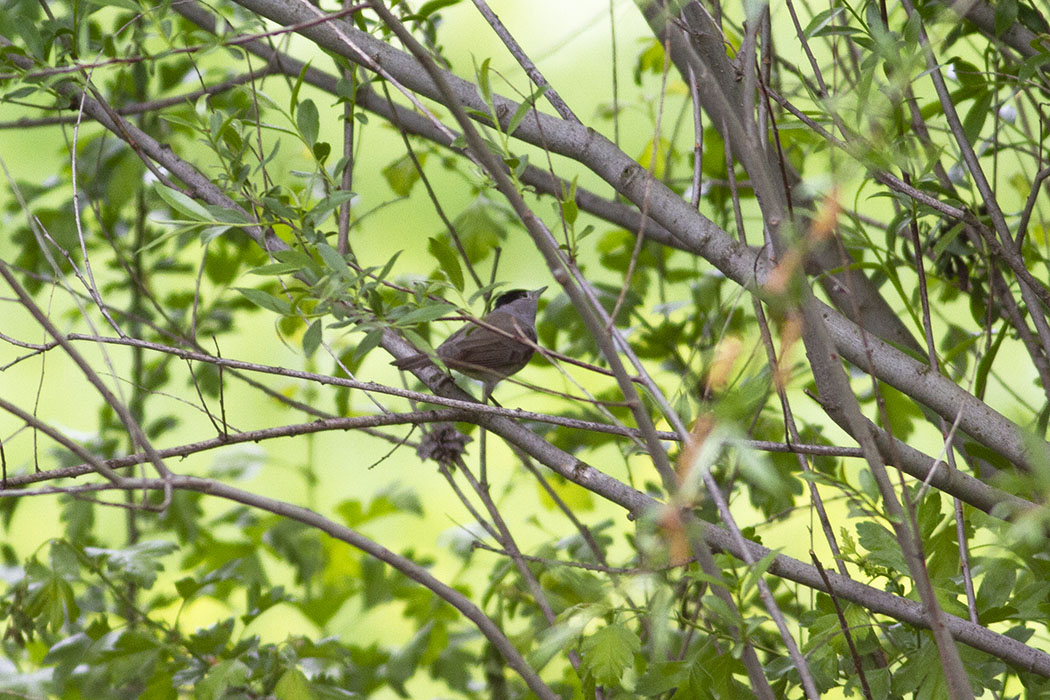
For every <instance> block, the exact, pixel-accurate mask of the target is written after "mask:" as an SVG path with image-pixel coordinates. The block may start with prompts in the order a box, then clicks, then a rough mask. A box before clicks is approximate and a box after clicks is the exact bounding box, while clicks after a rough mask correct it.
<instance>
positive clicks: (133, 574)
mask: <svg viewBox="0 0 1050 700" xmlns="http://www.w3.org/2000/svg"><path fill="white" fill-rule="evenodd" d="M177 548H178V546H177V545H176V544H175V543H174V542H168V541H165V540H148V541H145V542H137V543H135V544H133V545H129V546H127V547H124V548H123V549H103V548H100V547H85V548H84V554H86V555H87V556H89V557H91V558H92V559H95V560H96V561H97V562H99V563H103V562H104V563H105V564H106V567H107V568H108V569H109V571H112V572H114V573H117V574H119V575H121V576H123V577H124V578H125V579H127V580H129V581H131V582H133V583H135V584H136V585H138V586H141V587H143V588H151V587H152V586H153V584H154V582H155V581H156V580H157V572H158V571H163V570H164V566H163V564H162V563H161V562H160V558H161V557H163V556H165V555H167V554H170V553H171V552H174V551H175V550H176V549H177Z"/></svg>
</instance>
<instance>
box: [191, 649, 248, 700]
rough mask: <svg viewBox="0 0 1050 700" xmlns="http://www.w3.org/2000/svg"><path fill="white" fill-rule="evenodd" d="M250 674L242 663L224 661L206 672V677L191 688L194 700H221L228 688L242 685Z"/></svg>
mask: <svg viewBox="0 0 1050 700" xmlns="http://www.w3.org/2000/svg"><path fill="white" fill-rule="evenodd" d="M250 674H251V669H249V668H248V667H247V666H246V665H245V664H244V662H242V661H239V660H237V659H225V660H223V661H220V662H219V663H217V664H215V665H214V666H212V667H211V668H210V669H209V670H208V675H207V676H205V677H204V679H203V680H201V681H200V682H198V683H197V684H196V685H195V686H194V688H193V697H194V698H195V699H196V700H222V698H224V697H226V691H227V690H229V688H230V686H237V685H243V684H244V681H245V680H247V678H248V676H249V675H250Z"/></svg>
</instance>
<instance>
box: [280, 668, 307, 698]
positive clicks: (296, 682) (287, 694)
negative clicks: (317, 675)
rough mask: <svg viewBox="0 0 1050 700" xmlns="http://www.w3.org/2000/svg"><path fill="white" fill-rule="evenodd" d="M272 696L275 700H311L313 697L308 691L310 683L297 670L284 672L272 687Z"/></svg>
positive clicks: (291, 669) (292, 669)
mask: <svg viewBox="0 0 1050 700" xmlns="http://www.w3.org/2000/svg"><path fill="white" fill-rule="evenodd" d="M273 694H274V695H275V696H276V697H277V700H313V698H314V697H315V696H314V694H313V692H311V690H310V681H309V680H308V679H307V678H306V675H305V674H304V673H303V672H302V671H300V670H299V669H297V668H290V669H288V670H287V671H285V672H284V675H282V676H281V677H280V679H278V681H277V684H276V685H275V686H274V687H273Z"/></svg>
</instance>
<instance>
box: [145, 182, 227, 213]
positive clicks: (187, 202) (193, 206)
mask: <svg viewBox="0 0 1050 700" xmlns="http://www.w3.org/2000/svg"><path fill="white" fill-rule="evenodd" d="M154 190H155V191H156V193H157V194H158V195H159V196H160V198H161V199H163V200H164V201H165V202H166V203H167V205H168V206H169V207H171V208H172V209H174V210H175V211H177V212H179V213H181V214H182V215H183V216H186V217H188V218H189V219H190V220H191V221H207V222H212V221H214V220H215V219H214V218H213V217H212V215H211V213H210V212H209V211H208V210H207V209H205V208H204V206H203V205H201V204H199V203H198V202H197V201H196V200H194V199H192V198H190V197H188V196H186V195H185V194H183V193H182V192H179V191H178V190H175V189H172V188H170V187H167V186H166V185H162V184H160V183H159V182H158V183H157V184H156V185H154Z"/></svg>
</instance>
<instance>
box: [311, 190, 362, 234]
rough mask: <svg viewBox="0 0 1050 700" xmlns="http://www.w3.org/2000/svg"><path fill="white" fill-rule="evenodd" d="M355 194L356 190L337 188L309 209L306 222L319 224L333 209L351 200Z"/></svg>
mask: <svg viewBox="0 0 1050 700" xmlns="http://www.w3.org/2000/svg"><path fill="white" fill-rule="evenodd" d="M356 196H357V193H356V192H348V191H346V190H339V191H338V192H333V193H332V194H330V195H328V196H327V197H325V198H324V199H322V200H321V201H320V202H318V203H317V204H316V205H315V206H314V208H313V209H311V210H310V211H309V212H308V213H307V215H306V220H307V222H309V223H311V224H313V225H314V226H320V225H321V224H323V223H324V221H325V219H327V218H328V217H329V216H330V215H331V214H332V212H333V211H335V210H336V209H338V208H339V207H341V206H342V205H343V204H345V203H346V202H349V201H351V200H353V198H354V197H356Z"/></svg>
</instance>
